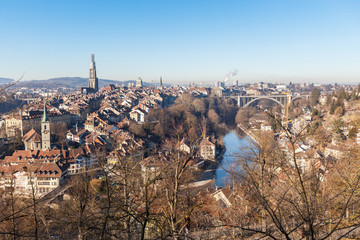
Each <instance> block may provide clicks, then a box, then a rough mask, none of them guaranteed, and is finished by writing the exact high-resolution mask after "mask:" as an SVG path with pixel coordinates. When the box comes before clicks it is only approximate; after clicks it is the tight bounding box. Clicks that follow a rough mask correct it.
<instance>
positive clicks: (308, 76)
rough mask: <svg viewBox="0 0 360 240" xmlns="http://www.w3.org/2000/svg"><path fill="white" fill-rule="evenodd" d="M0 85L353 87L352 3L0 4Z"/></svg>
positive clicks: (358, 76) (357, 36) (359, 50)
mask: <svg viewBox="0 0 360 240" xmlns="http://www.w3.org/2000/svg"><path fill="white" fill-rule="evenodd" d="M1 3H2V7H1V9H0V21H1V22H2V23H3V24H1V25H0V31H1V33H2V38H1V42H2V44H1V46H0V50H1V52H2V54H1V56H0V66H1V67H0V77H8V78H13V79H17V78H19V77H20V76H21V75H22V74H23V73H24V78H23V80H33V79H48V78H56V77H87V76H88V66H89V60H88V57H89V55H90V54H92V53H94V54H95V55H96V58H97V62H96V64H97V71H98V77H99V78H101V79H113V80H119V81H125V80H130V79H132V80H134V79H137V78H138V77H139V76H140V77H141V78H142V79H143V80H144V81H145V82H152V81H155V80H156V81H158V80H159V78H160V76H162V77H163V79H164V82H165V83H179V84H186V83H189V82H195V83H199V84H200V83H206V84H215V82H216V81H221V80H224V79H225V77H226V75H227V74H229V72H231V71H233V72H235V71H237V75H236V76H234V77H233V78H231V79H229V81H230V82H232V81H233V80H236V79H237V80H239V83H240V82H250V83H251V82H257V81H264V82H286V83H288V82H290V81H291V82H307V81H308V82H316V83H330V82H337V83H355V82H359V80H360V73H359V72H358V70H357V63H358V62H359V61H360V46H359V44H358V42H359V40H360V31H359V29H358V25H359V23H360V17H359V15H358V14H357V13H358V12H359V10H360V2H358V1H350V0H347V1H301V2H300V1H299V2H295V1H293V2H290V1H251V2H250V1H226V2H220V1H196V2H193V1H151V2H150V1H149V2H147V1H134V2H131V3H130V2H125V1H119V2H118V1H109V2H106V4H104V3H103V2H96V1H61V2H51V3H50V2H47V1H23V0H18V1H7V0H5V1H1Z"/></svg>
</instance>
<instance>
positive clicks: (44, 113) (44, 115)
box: [41, 100, 49, 122]
mask: <svg viewBox="0 0 360 240" xmlns="http://www.w3.org/2000/svg"><path fill="white" fill-rule="evenodd" d="M48 121H49V117H48V116H47V111H46V101H45V100H44V112H43V116H42V118H41V122H48Z"/></svg>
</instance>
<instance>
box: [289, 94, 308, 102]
mask: <svg viewBox="0 0 360 240" xmlns="http://www.w3.org/2000/svg"><path fill="white" fill-rule="evenodd" d="M308 97H309V95H296V96H294V97H292V98H291V101H293V100H296V99H300V98H308Z"/></svg>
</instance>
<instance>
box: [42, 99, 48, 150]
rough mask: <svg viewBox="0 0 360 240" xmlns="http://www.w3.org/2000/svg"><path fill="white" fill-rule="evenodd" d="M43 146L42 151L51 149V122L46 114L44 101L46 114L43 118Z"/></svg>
mask: <svg viewBox="0 0 360 240" xmlns="http://www.w3.org/2000/svg"><path fill="white" fill-rule="evenodd" d="M41 146H42V149H50V121H49V118H48V116H47V113H46V104H45V101H44V113H43V116H42V118H41Z"/></svg>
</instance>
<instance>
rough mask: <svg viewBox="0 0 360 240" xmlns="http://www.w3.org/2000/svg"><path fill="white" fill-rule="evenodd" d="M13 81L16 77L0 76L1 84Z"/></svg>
mask: <svg viewBox="0 0 360 240" xmlns="http://www.w3.org/2000/svg"><path fill="white" fill-rule="evenodd" d="M13 81H14V79H11V78H0V85H2V84H8V83H11V82H13Z"/></svg>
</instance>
